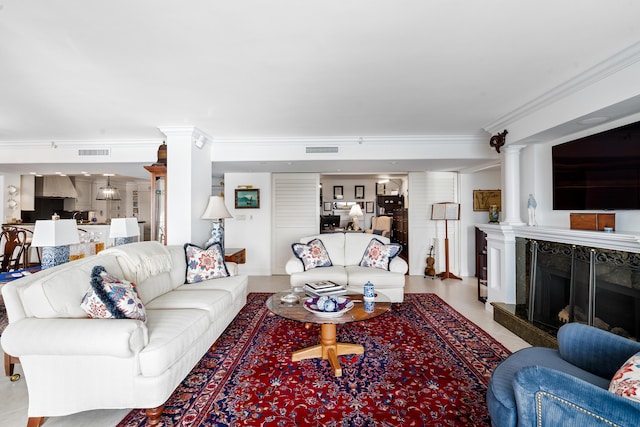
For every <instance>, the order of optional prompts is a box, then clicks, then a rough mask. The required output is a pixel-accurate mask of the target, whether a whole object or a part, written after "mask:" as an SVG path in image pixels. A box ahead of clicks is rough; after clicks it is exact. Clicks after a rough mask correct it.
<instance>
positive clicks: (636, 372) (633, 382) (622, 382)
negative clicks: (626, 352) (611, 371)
mask: <svg viewBox="0 0 640 427" xmlns="http://www.w3.org/2000/svg"><path fill="white" fill-rule="evenodd" d="M609 391H610V392H612V393H615V394H617V395H618V396H622V397H626V398H628V399H631V400H635V401H637V402H640V352H638V353H636V354H634V355H633V356H631V357H630V358H629V359H628V360H627V361H626V362H624V365H622V367H621V368H620V369H618V372H616V374H615V375H614V376H613V379H612V380H611V383H610V384H609Z"/></svg>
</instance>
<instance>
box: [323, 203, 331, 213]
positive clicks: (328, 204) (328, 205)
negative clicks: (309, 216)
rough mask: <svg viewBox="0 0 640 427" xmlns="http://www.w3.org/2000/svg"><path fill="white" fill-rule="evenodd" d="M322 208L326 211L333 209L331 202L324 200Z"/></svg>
mask: <svg viewBox="0 0 640 427" xmlns="http://www.w3.org/2000/svg"><path fill="white" fill-rule="evenodd" d="M322 210H324V211H325V212H329V211H330V210H331V202H324V203H323V205H322Z"/></svg>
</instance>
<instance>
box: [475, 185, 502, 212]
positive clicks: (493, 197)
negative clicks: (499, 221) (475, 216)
mask: <svg viewBox="0 0 640 427" xmlns="http://www.w3.org/2000/svg"><path fill="white" fill-rule="evenodd" d="M491 205H496V206H498V211H499V212H500V211H502V209H501V207H502V193H501V191H500V190H473V210H474V211H489V207H490V206H491Z"/></svg>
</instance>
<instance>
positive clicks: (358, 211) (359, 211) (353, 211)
mask: <svg viewBox="0 0 640 427" xmlns="http://www.w3.org/2000/svg"><path fill="white" fill-rule="evenodd" d="M349 216H362V209H360V205H359V204H357V203H356V204H355V205H353V206H351V210H350V211H349Z"/></svg>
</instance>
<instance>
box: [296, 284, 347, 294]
mask: <svg viewBox="0 0 640 427" xmlns="http://www.w3.org/2000/svg"><path fill="white" fill-rule="evenodd" d="M304 291H305V292H306V293H307V294H308V295H311V296H313V297H322V296H329V295H344V294H346V293H347V288H346V287H344V286H342V285H338V284H337V283H333V282H332V281H330V280H323V281H321V282H312V283H305V284H304Z"/></svg>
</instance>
